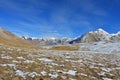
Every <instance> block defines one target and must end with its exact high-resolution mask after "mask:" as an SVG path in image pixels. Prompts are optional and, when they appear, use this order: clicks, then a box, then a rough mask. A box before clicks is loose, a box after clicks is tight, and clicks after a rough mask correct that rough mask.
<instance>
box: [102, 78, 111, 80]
mask: <svg viewBox="0 0 120 80" xmlns="http://www.w3.org/2000/svg"><path fill="white" fill-rule="evenodd" d="M103 80H113V79H110V78H103Z"/></svg>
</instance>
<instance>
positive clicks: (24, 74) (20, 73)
mask: <svg viewBox="0 0 120 80" xmlns="http://www.w3.org/2000/svg"><path fill="white" fill-rule="evenodd" d="M27 74H29V72H26V73H24V72H23V71H21V70H17V71H16V75H18V76H21V77H22V78H24V79H25V76H26V75H27Z"/></svg>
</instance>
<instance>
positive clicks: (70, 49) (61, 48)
mask: <svg viewBox="0 0 120 80" xmlns="http://www.w3.org/2000/svg"><path fill="white" fill-rule="evenodd" d="M50 50H68V51H75V50H78V47H72V46H56V47H52V48H50Z"/></svg>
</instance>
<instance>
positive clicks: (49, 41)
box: [22, 36, 70, 45]
mask: <svg viewBox="0 0 120 80" xmlns="http://www.w3.org/2000/svg"><path fill="white" fill-rule="evenodd" d="M22 39H25V40H29V41H30V42H32V43H34V44H37V45H58V44H66V43H68V41H69V40H70V39H69V38H54V37H49V38H36V39H34V38H31V37H24V36H22Z"/></svg>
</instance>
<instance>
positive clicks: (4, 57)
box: [1, 55, 12, 59]
mask: <svg viewBox="0 0 120 80" xmlns="http://www.w3.org/2000/svg"><path fill="white" fill-rule="evenodd" d="M1 58H3V59H12V57H11V56H4V55H2V56H1Z"/></svg>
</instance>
